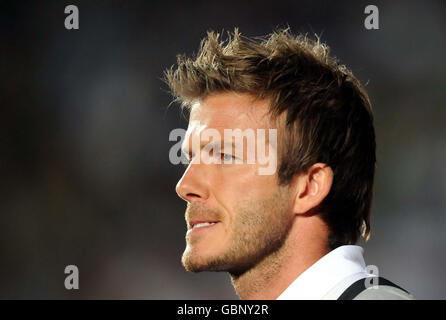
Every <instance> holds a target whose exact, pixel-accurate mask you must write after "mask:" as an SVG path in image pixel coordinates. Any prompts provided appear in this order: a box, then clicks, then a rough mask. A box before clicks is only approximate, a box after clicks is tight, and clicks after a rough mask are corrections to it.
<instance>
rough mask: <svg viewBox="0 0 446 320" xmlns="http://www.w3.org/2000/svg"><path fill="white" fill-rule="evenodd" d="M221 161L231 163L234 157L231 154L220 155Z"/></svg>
mask: <svg viewBox="0 0 446 320" xmlns="http://www.w3.org/2000/svg"><path fill="white" fill-rule="evenodd" d="M221 159H222V160H223V161H231V160H233V159H235V157H234V156H233V155H232V154H227V153H221Z"/></svg>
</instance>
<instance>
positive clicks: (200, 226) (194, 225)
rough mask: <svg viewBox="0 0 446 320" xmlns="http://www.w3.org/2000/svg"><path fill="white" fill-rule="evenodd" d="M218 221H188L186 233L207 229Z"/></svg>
mask: <svg viewBox="0 0 446 320" xmlns="http://www.w3.org/2000/svg"><path fill="white" fill-rule="evenodd" d="M218 223H219V221H191V222H189V223H188V230H187V234H190V233H191V232H194V233H195V232H198V231H204V230H209V229H210V228H212V227H214V226H215V225H216V224H218Z"/></svg>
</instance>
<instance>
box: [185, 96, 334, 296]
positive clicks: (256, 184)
mask: <svg viewBox="0 0 446 320" xmlns="http://www.w3.org/2000/svg"><path fill="white" fill-rule="evenodd" d="M267 112H268V101H267V100H258V99H254V98H253V97H252V96H251V95H248V94H240V93H232V92H230V93H217V94H214V95H211V96H208V97H206V98H205V99H204V100H202V101H201V102H200V103H197V104H195V105H194V106H193V108H192V110H191V115H190V119H189V127H188V130H187V133H186V139H185V141H184V144H183V149H184V150H185V152H186V153H188V154H189V157H190V163H189V165H188V167H187V169H186V171H185V172H184V175H183V176H182V178H181V179H180V181H179V182H178V184H177V187H176V191H177V193H178V195H179V196H180V197H181V198H182V199H184V200H185V201H186V202H187V209H186V213H185V218H186V223H187V225H188V232H187V234H186V249H185V251H184V253H183V257H182V263H183V265H184V267H185V268H186V270H188V271H192V272H199V271H227V272H229V274H230V275H231V279H232V283H233V285H234V288H235V290H236V292H237V294H238V295H239V296H240V298H242V299H276V298H277V297H278V296H279V295H280V294H281V293H282V292H283V291H284V290H285V289H286V288H287V287H288V286H289V285H290V284H291V283H292V282H293V281H294V280H295V279H296V278H297V277H298V276H299V275H300V274H301V273H302V272H303V271H305V270H306V269H307V268H308V267H310V266H311V265H312V264H313V263H314V262H316V261H317V260H319V259H320V258H321V257H322V256H324V255H325V254H327V253H328V252H329V251H330V250H329V248H328V243H327V238H328V234H329V230H328V228H327V226H326V224H325V223H324V222H323V221H322V219H321V218H320V216H319V215H318V214H317V206H318V205H319V204H320V203H321V202H322V200H323V199H324V198H325V197H326V196H327V194H328V192H329V190H330V188H331V184H332V181H333V172H332V170H331V169H330V167H328V166H327V165H325V164H323V163H316V164H314V165H313V166H311V167H310V168H309V169H308V171H307V172H304V173H301V174H296V175H295V176H294V177H293V179H292V181H291V182H290V183H289V184H288V185H286V186H283V185H279V180H278V175H277V172H275V173H274V174H271V175H259V170H258V169H259V167H260V166H261V165H260V164H259V163H258V162H257V161H256V162H255V163H254V164H249V163H247V161H244V162H243V163H242V164H236V163H232V164H224V163H220V164H216V163H211V164H209V162H205V161H203V157H204V156H206V153H203V152H199V151H198V149H197V146H194V145H193V139H194V137H195V138H198V139H200V138H201V137H202V132H203V131H200V130H203V129H215V130H217V131H218V132H220V135H221V137H223V136H224V134H223V130H224V129H236V128H239V129H242V130H245V129H249V128H250V129H268V128H275V129H278V131H279V141H278V144H279V145H280V121H279V123H277V121H274V122H273V121H271V120H270V118H269V116H268V114H267ZM282 120H283V119H282ZM201 140H202V141H201V145H200V147H199V149H201V150H203V147H204V146H205V145H206V144H207V143H209V142H211V139H201ZM213 142H215V141H213ZM224 143H227V141H224ZM267 150H268V151H269V152H273V154H276V150H275V149H274V148H273V147H271V146H270V147H269V148H268V149H267ZM244 151H245V152H246V148H245V149H244ZM232 153H234V152H232ZM203 154H204V155H203ZM232 155H233V154H232ZM210 156H211V157H213V158H215V159H218V158H221V159H225V158H230V157H231V154H229V155H228V154H226V155H223V154H222V152H218V151H214V150H213V151H212V154H211V155H210ZM199 160H200V161H199ZM276 160H277V159H276ZM205 221H206V222H216V223H215V224H213V225H212V226H209V227H204V228H191V227H192V225H193V224H194V223H197V222H205Z"/></svg>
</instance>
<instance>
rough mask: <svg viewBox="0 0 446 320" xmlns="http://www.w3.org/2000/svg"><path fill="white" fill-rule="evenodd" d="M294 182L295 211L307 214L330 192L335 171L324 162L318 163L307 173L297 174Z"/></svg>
mask: <svg viewBox="0 0 446 320" xmlns="http://www.w3.org/2000/svg"><path fill="white" fill-rule="evenodd" d="M293 183H294V187H295V197H294V213H295V214H305V213H307V212H309V211H311V210H312V209H313V208H315V207H317V206H318V205H319V204H320V203H321V202H322V200H324V198H325V197H326V196H327V195H328V193H329V192H330V189H331V185H332V183H333V171H332V170H331V168H330V167H329V166H328V165H326V164H324V163H316V164H314V165H312V166H311V167H310V168H309V169H308V170H307V172H306V173H302V174H299V175H297V176H296V177H295V178H294V179H293Z"/></svg>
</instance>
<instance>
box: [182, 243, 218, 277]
mask: <svg viewBox="0 0 446 320" xmlns="http://www.w3.org/2000/svg"><path fill="white" fill-rule="evenodd" d="M200 251H208V250H198V248H191V247H189V246H187V247H186V250H185V251H184V253H183V256H182V258H181V263H182V265H183V267H184V268H185V269H186V270H187V271H189V272H202V271H226V270H225V269H224V268H222V266H221V264H220V263H218V260H219V259H218V256H215V254H211V253H209V252H208V253H206V252H200Z"/></svg>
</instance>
